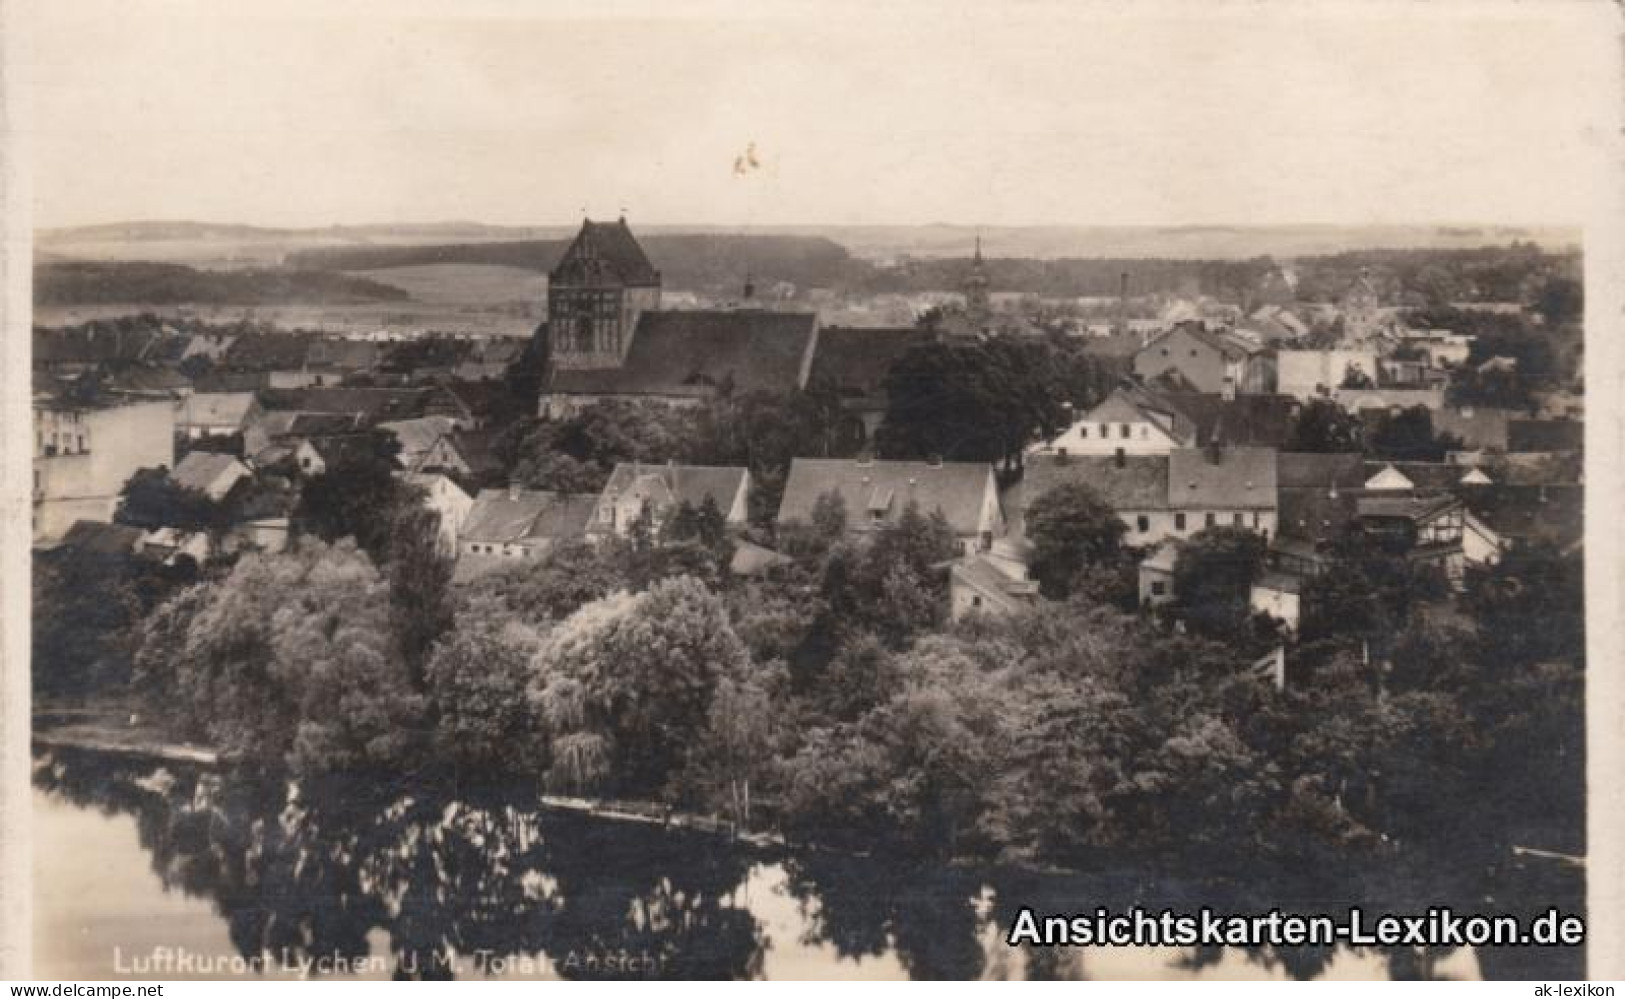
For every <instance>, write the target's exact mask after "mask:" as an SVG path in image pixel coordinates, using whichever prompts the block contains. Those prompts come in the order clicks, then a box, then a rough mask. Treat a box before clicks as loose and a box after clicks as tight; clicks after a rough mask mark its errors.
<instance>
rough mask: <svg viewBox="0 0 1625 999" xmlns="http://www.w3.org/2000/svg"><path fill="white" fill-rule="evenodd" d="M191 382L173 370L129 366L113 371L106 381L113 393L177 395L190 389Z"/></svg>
mask: <svg viewBox="0 0 1625 999" xmlns="http://www.w3.org/2000/svg"><path fill="white" fill-rule="evenodd" d="M191 385H192V380H191V379H190V378H188V377H186V376H185V375H183V374H181V373H180V372H179V371H176V370H175V369H174V368H156V367H149V366H147V365H131V366H128V367H124V368H122V369H120V370H118V371H115V372H114V373H113V374H112V375H111V376H109V377H108V379H107V388H108V389H110V390H112V391H114V392H143V393H154V394H158V393H178V392H180V391H182V390H183V389H187V388H190V387H191Z"/></svg>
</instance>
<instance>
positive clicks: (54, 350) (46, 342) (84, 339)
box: [33, 323, 164, 365]
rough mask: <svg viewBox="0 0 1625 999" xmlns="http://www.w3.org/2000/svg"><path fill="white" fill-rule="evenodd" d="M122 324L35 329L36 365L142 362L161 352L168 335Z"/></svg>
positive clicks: (155, 330) (34, 357)
mask: <svg viewBox="0 0 1625 999" xmlns="http://www.w3.org/2000/svg"><path fill="white" fill-rule="evenodd" d="M123 325H124V324H122V323H113V324H105V325H104V324H102V323H87V324H85V325H84V326H78V327H74V328H71V329H44V328H41V327H35V328H34V337H33V352H34V353H33V359H34V363H35V364H41V365H48V364H100V363H103V362H107V361H138V360H142V359H144V358H146V357H148V355H149V354H151V352H152V351H154V350H155V349H157V348H158V346H159V344H160V342H161V341H162V339H163V337H164V334H163V332H162V331H161V330H159V329H153V328H150V327H146V328H139V329H125V328H123Z"/></svg>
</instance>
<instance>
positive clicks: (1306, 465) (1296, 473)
mask: <svg viewBox="0 0 1625 999" xmlns="http://www.w3.org/2000/svg"><path fill="white" fill-rule="evenodd" d="M1366 478H1367V476H1366V473H1365V459H1364V457H1362V456H1361V455H1360V454H1359V453H1357V452H1350V453H1345V454H1322V453H1320V452H1315V451H1282V452H1280V453H1279V454H1277V455H1276V456H1275V481H1276V485H1277V486H1278V487H1279V488H1281V489H1299V488H1320V489H1330V488H1331V487H1333V486H1337V487H1339V488H1343V489H1349V488H1354V487H1357V486H1359V485H1360V484H1361V483H1363V482H1364V481H1365V480H1366Z"/></svg>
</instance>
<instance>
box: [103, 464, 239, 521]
mask: <svg viewBox="0 0 1625 999" xmlns="http://www.w3.org/2000/svg"><path fill="white" fill-rule="evenodd" d="M113 519H114V520H116V521H117V522H119V523H120V524H129V525H131V526H133V527H145V528H155V527H176V528H180V529H181V530H184V531H207V530H214V529H218V528H221V527H224V526H226V523H227V521H228V518H227V515H226V511H225V509H224V508H223V507H222V506H221V505H220V504H219V503H216V502H215V501H214V500H212V499H210V498H209V496H208V495H207V494H206V493H204V492H202V491H201V490H197V489H188V488H186V487H185V486H182V485H181V484H179V483H177V482H176V481H175V480H174V479H172V478H170V476H169V472H168V471H167V470H165V469H162V468H142V469H138V470H137V471H136V472H135V474H134V475H131V476H130V478H129V481H127V482H125V483H124V488H123V489H122V490H121V491H120V493H119V504H118V510H117V512H115V513H114V514H113Z"/></svg>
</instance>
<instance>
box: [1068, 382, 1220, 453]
mask: <svg viewBox="0 0 1625 999" xmlns="http://www.w3.org/2000/svg"><path fill="white" fill-rule="evenodd" d="M1140 419H1143V420H1145V421H1147V422H1149V423H1152V424H1155V425H1156V426H1157V427H1159V428H1161V429H1162V431H1163V432H1164V433H1166V434H1168V436H1170V437H1172V438H1173V439H1174V440H1176V441H1179V442H1181V443H1185V444H1190V443H1194V442H1195V441H1196V436H1197V425H1196V422H1195V421H1194V420H1192V419H1191V418H1190V416H1189V414H1187V413H1186V412H1185V410H1184V409H1183V408H1182V407H1179V406H1176V405H1174V404H1173V403H1172V402H1171V401H1170V396H1169V395H1168V394H1166V393H1162V392H1153V391H1151V390H1150V389H1148V388H1146V387H1145V386H1143V385H1140V384H1139V383H1137V382H1132V381H1125V382H1124V383H1123V384H1121V385H1119V386H1117V387H1116V388H1115V389H1113V390H1112V392H1111V394H1110V395H1108V396H1106V398H1104V399H1102V400H1101V401H1100V403H1099V404H1098V405H1096V406H1095V407H1094V408H1093V409H1090V410H1089V411H1088V412H1087V413H1085V414H1083V416H1082V417H1081V418H1080V422H1083V423H1086V424H1087V423H1121V422H1125V421H1129V420H1140Z"/></svg>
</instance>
